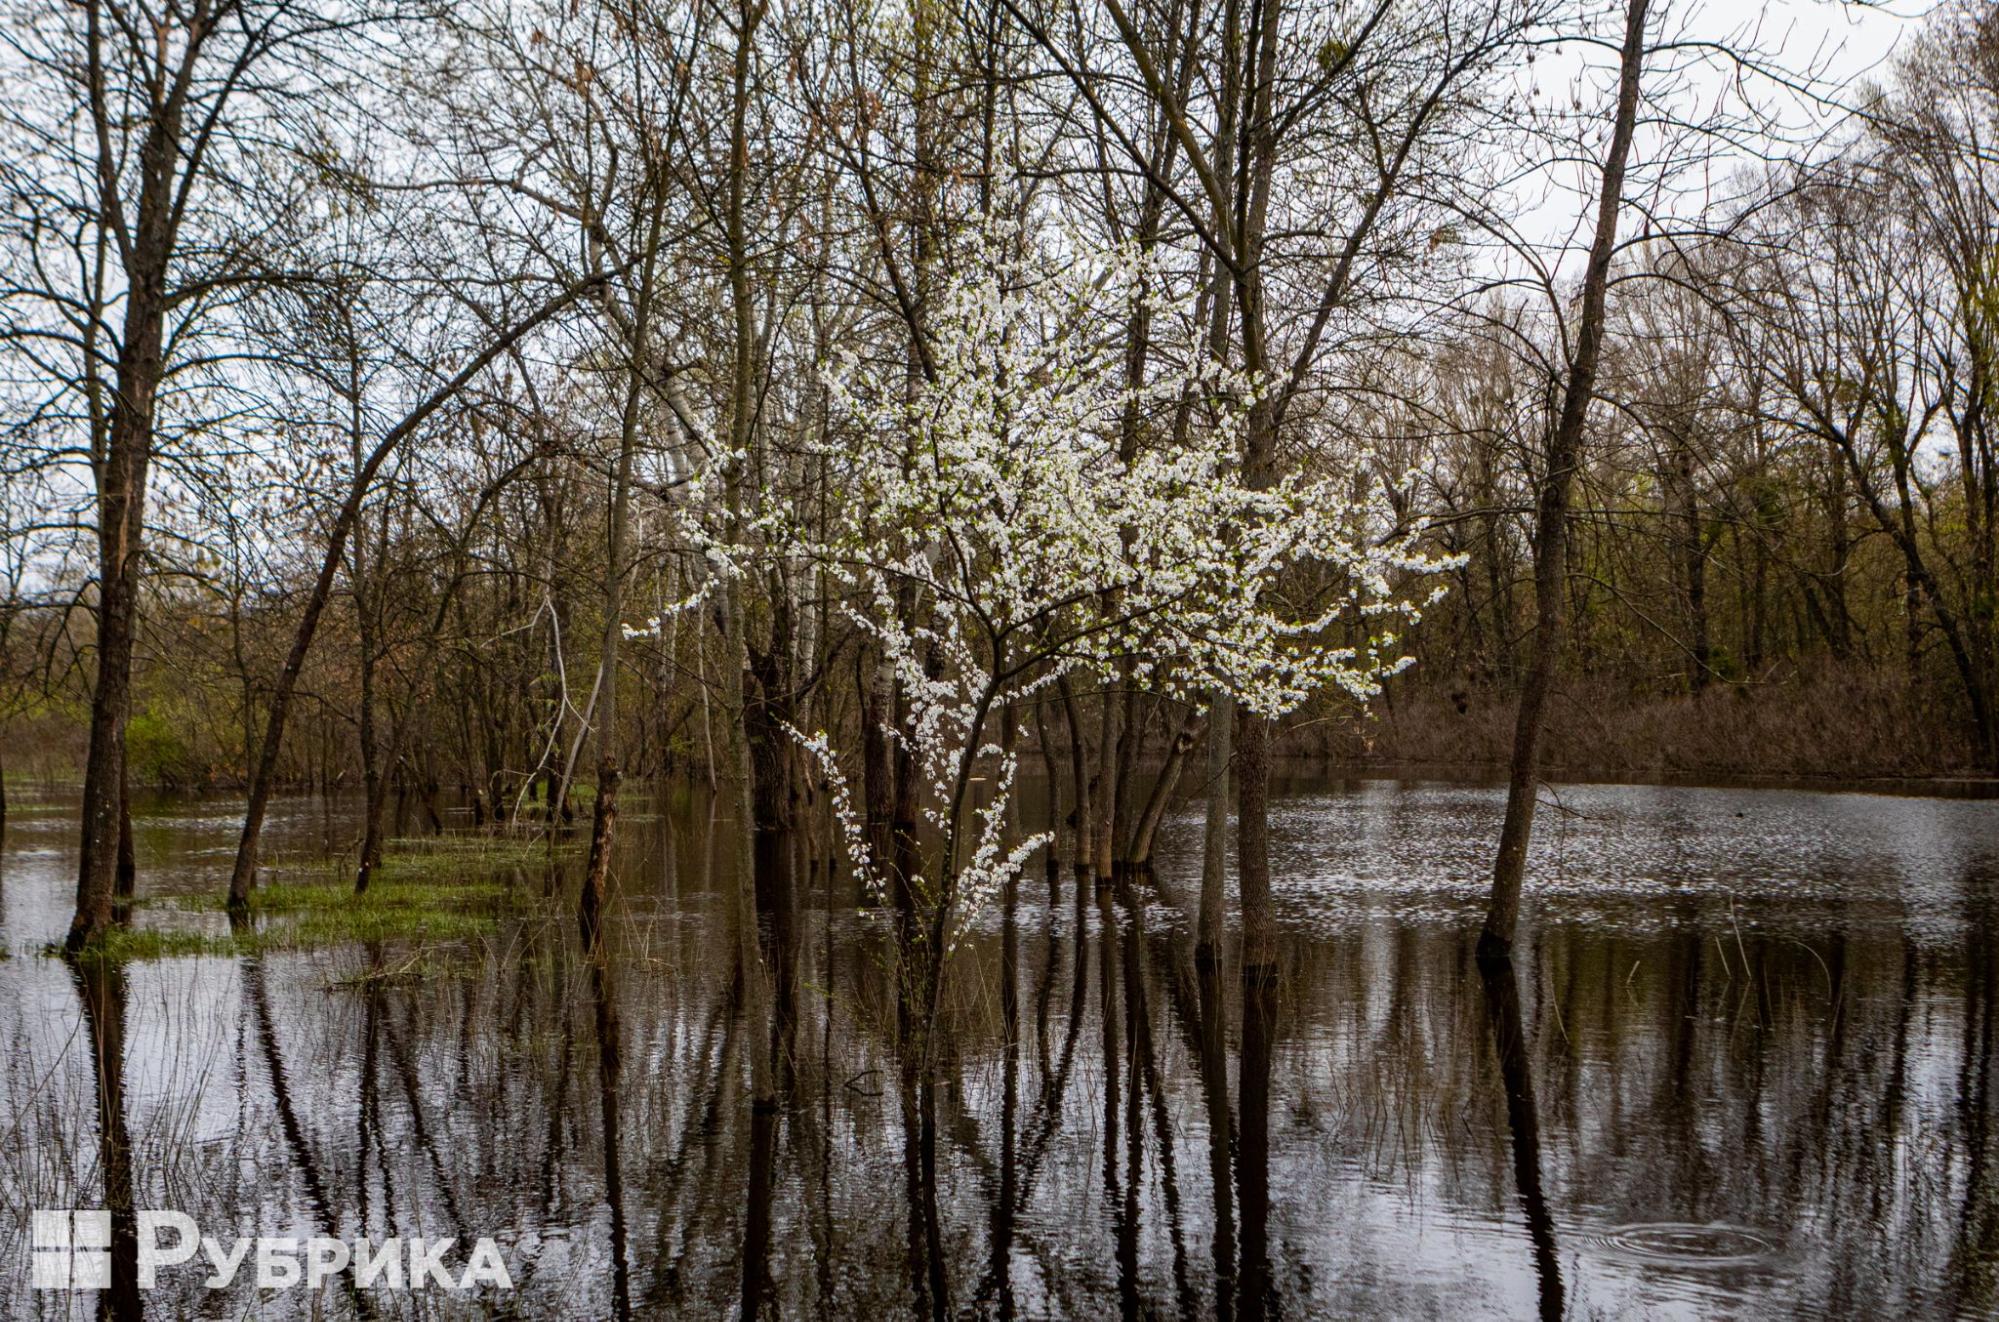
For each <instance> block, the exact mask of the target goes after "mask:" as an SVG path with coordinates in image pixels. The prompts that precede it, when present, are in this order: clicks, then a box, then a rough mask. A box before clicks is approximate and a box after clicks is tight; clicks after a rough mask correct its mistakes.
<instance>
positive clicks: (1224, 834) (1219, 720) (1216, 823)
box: [1194, 693, 1235, 968]
mask: <svg viewBox="0 0 1999 1322" xmlns="http://www.w3.org/2000/svg"><path fill="white" fill-rule="evenodd" d="M1234 737H1235V700H1234V699H1233V698H1230V697H1228V696H1227V695H1226V694H1220V693H1217V694H1216V695H1215V698H1214V701H1213V702H1212V704H1211V705H1210V706H1209V708H1208V819H1207V826H1206V829H1205V830H1204V831H1203V832H1202V837H1201V913H1200V919H1199V921H1198V923H1197V924H1196V927H1195V943H1194V958H1195V961H1196V962H1197V963H1200V964H1203V965H1207V966H1211V967H1214V968H1220V967H1221V963H1222V923H1223V919H1224V916H1225V912H1224V906H1223V902H1222V901H1223V896H1222V876H1223V873H1225V872H1226V871H1227V870H1228V838H1229V762H1230V759H1231V757H1232V752H1231V748H1230V745H1231V744H1232V743H1233V742H1234Z"/></svg>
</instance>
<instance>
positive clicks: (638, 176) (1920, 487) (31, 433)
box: [0, 0, 1999, 965]
mask: <svg viewBox="0 0 1999 1322" xmlns="http://www.w3.org/2000/svg"><path fill="white" fill-rule="evenodd" d="M1714 22H1715V15H1714V14H1713V13H1712V12H1711V10H1707V9H1703V8H1702V7H1699V6H1664V5H1656V6H1648V5H1647V4H1646V3H1645V2H1644V0H1630V3H1623V4H1614V5H1607V6H1606V5H1596V4H1590V3H1573V2H1571V0H1361V2H1360V3H1338V4H1332V5H1325V6H1310V7H1307V6H1288V5H1284V4H1281V3H1278V2H1277V0H1219V2H1217V3H1208V2H1206V0H1142V2H1134V3H1129V4H1125V3H1117V2H1115V0H1104V3H1102V4H1101V5H1097V4H1091V5H1075V4H1068V3H1061V2H1059V0H985V2H980V0H967V2H966V3H954V4H937V3H930V2H929V0H914V2H913V3H909V4H902V5H894V4H891V5H873V4H867V3H854V2H853V0H824V2H823V3H820V2H812V3H804V4H797V5H788V6H778V5H771V4H767V3H765V2H764V0H730V2H729V3H708V2H706V0H697V2H696V3H692V4H686V5H673V6H655V5H636V4H627V3H621V2H620V0H576V2H575V3H562V4H551V5H539V4H533V3H528V4H497V3H496V4H472V5H450V6H438V7H433V8H427V7H425V6H422V5H418V6H415V7H394V8H382V9H377V8H376V7H374V6H371V5H368V4H358V5H351V6H350V5H343V6H326V7H318V6H299V5H295V4H265V3H260V2H259V0H197V2H196V3H193V4H187V5H182V4H167V5H159V6H153V7H147V6H140V5H120V4H99V3H93V4H85V5H76V6H65V7H60V8H52V7H48V6H43V5H37V4H22V5H15V6H11V7H10V9H9V11H8V12H7V14H6V16H5V19H4V24H0V31H4V39H3V40H0V65H4V68H5V71H6V73H7V77H8V85H9V88H10V91H9V93H8V97H7V103H6V115H5V121H4V124H0V140H4V152H0V199H4V202H3V203H0V244H4V247H5V251H6V263H7V270H8V278H7V282H6V288H5V289H4V291H0V363H4V369H0V375H4V385H0V390H4V395H5V399H6V406H5V410H6V411H5V419H4V430H0V584H3V585H4V592H5V599H4V603H0V659H3V668H0V723H4V724H0V729H4V736H0V743H3V744H4V747H5V763H6V766H5V769H6V771H7V772H8V773H10V774H20V773H23V772H28V773H34V774H58V773H62V772H68V773H70V774H75V773H78V772H82V773H83V774H84V776H85V788H84V797H85V804H84V814H85V822H84V841H85V849H84V853H85V860H84V864H83V868H84V873H85V878H84V883H83V886H82V887H81V888H80V897H82V898H80V903H79V920H78V921H79V925H80V927H79V930H80V931H81V930H83V929H85V928H87V927H88V926H89V925H90V924H89V923H88V922H86V913H85V911H86V910H87V909H89V908H90V907H91V904H90V903H86V902H85V900H86V899H88V897H90V896H98V897H100V898H101V897H102V896H107V895H108V894H109V891H110V887H111V886H112V876H113V870H114V868H115V867H120V866H127V865H128V862H129V860H127V861H126V862H125V863H117V864H114V862H113V857H112V856H113V855H114V854H119V853H125V852H128V851H126V850H121V849H119V848H118V835H119V827H118V823H119V819H120V817H121V816H122V815H123V814H124V812H125V809H124V808H123V803H124V801H125V800H126V799H127V798H128V797H129V794H130V791H131V788H132V786H134V785H140V786H150V785H158V786H163V787H168V788H175V789H187V788H198V787H204V786H225V787H231V788H240V789H244V790H246V791H247V792H248V795H249V800H250V807H249V811H248V814H247V820H246V823H245V831H244V844H243V848H242V851H241V853H240V854H239V860H238V866H237V876H236V883H235V885H234V886H233V887H232V896H233V897H235V898H239V899H240V898H242V897H244V896H247V894H248V893H249V891H250V889H251V888H252V887H253V886H254V884H255V877H256V864H257V855H256V839H257V833H258V829H259V826H260V824H261V817H262V814H263V812H264V809H265V806H266V804H267V803H268V799H269V796H270V794H271V793H272V792H273V791H274V790H275V789H277V788H279V787H285V786H313V787H336V786H338V787H353V788H356V789H361V790H364V791H365V793H366V796H367V803H368V809H367V821H368V823H369V828H368V832H369V833H368V838H367V840H366V841H364V842H363V843H362V845H361V847H360V857H361V863H360V874H361V875H360V879H359V884H360V885H362V886H365V884H366V875H367V871H368V868H369V866H370V859H371V857H375V856H378V854H379V836H380V821H381V817H382V813H383V805H384V804H385V803H386V801H387V800H388V798H389V797H390V796H391V795H396V794H401V795H411V796H414V797H415V798H416V799H418V800H419V801H422V802H426V803H433V804H434V803H435V802H436V801H437V800H438V797H439V795H440V794H443V793H450V794H455V795H461V796H462V797H463V800H464V801H467V802H469V803H470V804H471V805H472V808H473V814H474V817H475V819H476V820H478V821H480V822H482V823H490V822H507V821H520V820H523V819H533V818H536V817H538V816H543V815H555V814H560V815H562V816H564V817H568V816H570V815H572V814H575V815H581V816H589V815H591V814H592V813H593V812H594V817H595V825H594V828H593V829H594V831H595V833H596V834H597V835H598V836H600V837H604V838H608V834H609V832H610V831H611V830H613V829H614V819H615V804H616V798H615V790H616V785H617V782H618V780H619V779H620V778H623V777H644V778H650V777H656V776H665V775H691V776H694V777H696V778H705V779H706V780H707V781H708V783H710V784H726V785H735V786H738V787H739V792H740V793H741V794H742V795H743V800H742V816H743V817H744V818H745V819H746V820H749V821H751V822H753V823H754V824H755V825H756V826H757V828H758V832H759V833H765V832H776V831H780V830H789V829H791V827H792V826H794V825H795V824H797V823H799V822H801V821H805V820H808V819H809V820H810V821H813V822H825V823H829V824H830V825H829V828H828V829H831V830H833V831H835V832H836V833H844V836H845V838H846V844H847V846H849V850H848V852H849V854H850V859H851V861H852V862H853V863H854V865H855V866H856V868H857V869H858V870H860V871H862V872H863V873H864V874H869V875H875V879H876V880H878V881H879V883H880V884H881V886H882V887H883V889H884V892H885V893H887V892H893V893H894V894H895V896H896V902H897V904H898V906H899V908H900V909H901V910H902V911H904V912H906V913H907V914H909V915H910V916H911V921H914V919H915V917H916V916H917V915H921V916H922V917H923V918H924V919H925V921H926V922H934V923H935V925H936V926H935V930H934V932H933V933H932V937H933V940H934V945H933V949H942V948H945V946H946V944H947V939H946V938H947V931H946V928H947V915H950V914H951V913H953V912H954V910H957V909H959V908H962V907H964V906H965V905H966V904H967V903H968V902H969V901H970V900H971V899H972V898H973V897H974V896H976V895H978V894H981V893H984V892H988V891H990V890H991V888H992V887H993V886H995V885H997V884H998V883H999V880H1000V879H1001V878H1003V877H1004V876H1006V875H1008V874H1009V869H1010V868H1011V867H1017V865H1018V861H1019V858H1020V857H1022V856H1023V855H1021V852H1020V851H1022V850H1031V849H1032V848H1035V847H1038V846H1039V844H1041V843H1043V842H1044V837H1043V836H1042V835H1039V834H1035V835H1030V834H1029V832H1028V828H1030V827H1041V826H1043V825H1045V826H1046V828H1047V833H1046V834H1047V835H1048V836H1053V837H1057V838H1064V839H1066V840H1067V841H1068V843H1067V844H1066V845H1065V846H1064V849H1065V852H1067V853H1068V854H1069V855H1070V856H1072V857H1074V858H1076V859H1077V860H1078V861H1080V862H1088V863H1089V864H1090V865H1091V866H1094V867H1095V868H1096V869H1097V870H1098V871H1099V873H1100V874H1102V873H1107V872H1108V871H1109V870H1110V869H1112V868H1113V867H1114V866H1116V865H1119V864H1124V863H1139V862H1142V861H1143V860H1144V858H1145V856H1146V854H1147V852H1148V849H1149V838H1150V832H1151V830H1152V828H1153V827H1155V826H1156V825H1157V822H1158V817H1159V814H1160V813H1161V812H1163V811H1164V810H1165V808H1166V806H1167V805H1168V804H1169V803H1171V802H1172V801H1174V797H1175V796H1176V795H1197V794H1205V795H1206V797H1207V799H1208V801H1209V802H1208V811H1209V822H1210V825H1211V832H1210V834H1211V836H1212V837H1213V841H1212V842H1211V846H1210V853H1211V855H1212V856H1213V857H1214V858H1217V859H1218V858H1219V851H1220V850H1221V848H1222V845H1221V844H1220V843H1219V838H1220V828H1219V827H1218V826H1216V823H1218V822H1221V823H1225V822H1226V819H1227V817H1228V814H1229V812H1230V811H1231V808H1233V810H1234V811H1236V812H1238V813H1239V814H1240V817H1241V820H1242V821H1243V823H1244V825H1243V828H1242V834H1243V835H1244V836H1245V837H1246V839H1244V840H1242V841H1240V842H1239V844H1238V848H1239V849H1240V850H1242V851H1243V854H1242V858H1241V861H1240V863H1239V866H1240V868H1241V870H1242V871H1243V873H1244V874H1245V877H1244V882H1243V886H1244V898H1243V904H1244V911H1245V921H1246V923H1250V914H1251V911H1252V910H1254V909H1255V908H1256V905H1257V904H1258V901H1257V900H1256V899H1255V895H1256V894H1257V892H1258V887H1259V886H1267V878H1265V879H1261V880H1259V877H1258V875H1257V874H1258V871H1259V869H1260V868H1265V867H1267V864H1264V863H1261V862H1259V861H1258V860H1260V859H1261V856H1262V854H1263V851H1264V850H1265V849H1266V848H1267V845H1266V844H1265V843H1264V842H1263V841H1262V838H1261V832H1260V831H1259V830H1256V829H1253V824H1255V823H1258V822H1260V821H1261V818H1262V814H1263V813H1264V812H1265V806H1264V804H1265V799H1264V795H1265V793H1266V791H1267V784H1268V778H1269V762H1270V758H1271V756H1272V754H1273V752H1283V751H1297V752H1317V753H1329V754H1332V755H1334V756H1337V757H1339V758H1341V759H1343V760H1349V761H1354V760H1358V761H1370V760H1371V761H1378V762H1399V763H1421V764H1430V765H1447V766H1459V767H1480V766H1495V765H1505V764H1507V762H1508V761H1509V759H1510V760H1511V762H1512V771H1513V776H1514V779H1515V781H1516V782H1517V784H1516V795H1515V797H1516V798H1517V797H1518V793H1519V791H1518V786H1519V785H1522V784H1524V785H1526V786H1527V787H1528V793H1529V799H1530V804H1529V807H1528V808H1527V809H1526V810H1525V811H1526V812H1527V817H1526V819H1525V821H1524V823H1523V824H1521V825H1520V827H1519V828H1518V831H1517V832H1516V830H1515V827H1514V824H1513V823H1512V822H1511V820H1510V821H1509V830H1508V835H1509V839H1511V838H1513V837H1514V836H1515V835H1516V834H1517V835H1518V836H1519V838H1520V841H1522V842H1524V831H1525V828H1526V826H1528V825H1531V790H1532V787H1533V785H1534V783H1535V776H1536V774H1537V772H1538V769H1539V768H1540V767H1543V766H1547V767H1573V768H1585V769H1592V770H1612V771H1616V770H1635V771H1641V772H1652V773H1657V772H1692V773H1721V772H1775V773H1785V774H1798V775H1836V776H1867V775H1934V774H1945V773H1965V772H1972V771H1980V772H1990V771H1991V770H1993V769H1994V767H1995V765H1999V747H1996V746H1995V745H1999V725H1995V707H1994V704H1995V702H1999V622H1996V621H1995V591H1999V589H1995V546H1999V539H1996V534H1995V520H1996V519H1999V460H1995V451H1994V440H1993V425H1994V424H1993V420H1992V412H1993V408H1994V406H1995V405H1999V398H1995V393H1994V392H1995V385H1994V380H1993V377H1994V372H1995V370H1996V369H1999V339H1995V336H1999V262H1995V259H1994V254H1995V252H1999V244H1996V243H1995V239H1999V180H1995V178H1994V169H1995V165H1999V162H1995V161H1994V159H1993V157H1992V148H1991V143H1992V141H1993V139H1994V135H1995V132H1999V21H1995V19H1994V17H1993V15H1992V13H1991V12H1990V11H1989V10H1987V9H1986V8H1985V7H1983V6H1979V5H1975V4H1949V5H1945V6H1943V7H1941V8H1939V9H1938V10H1937V11H1936V12H1934V13H1933V14H1931V15H1930V16H1929V17H1928V18H1926V19H1925V20H1923V21H1922V22H1921V23H1920V24H1919V25H1912V26H1911V27H1910V29H1909V31H1908V32H1907V33H1906V34H1905V35H1904V37H1903V39H1902V41H1901V43H1900V45H1899V47H1898V50H1897V53H1896V54H1895V55H1894V56H1893V58H1892V59H1889V60H1887V61H1885V62H1883V63H1882V64H1881V65H1879V66H1878V67H1877V68H1875V69H1874V70H1873V71H1872V72H1870V73H1869V74H1868V75H1867V76H1866V77H1865V78H1863V79H1861V80H1858V81H1853V82H1834V81H1830V80H1829V79H1828V78H1827V77H1826V75H1825V69H1826V67H1828V65H1827V61H1828V59H1829V55H1828V48H1827V47H1825V46H1823V45H1821V44H1819V43H1817V42H1816V40H1814V41H1813V43H1811V44H1810V45H1808V46H1806V45H1803V44H1802V43H1799V42H1797V41H1796V40H1795V37H1796V33H1795V30H1791V31H1788V32H1770V31H1765V30H1762V29H1759V28H1755V27H1753V26H1752V27H1748V28H1745V29H1743V30H1742V31H1739V32H1735V33H1732V34H1730V35H1727V36H1716V35H1714V34H1713V33H1711V32H1709V31H1708V30H1707V27H1703V26H1702V25H1703V24H1706V25H1708V26H1712V24H1713V23H1714ZM1523 709H1525V710H1527V711H1528V712H1529V713H1530V714H1531V719H1530V718H1529V717H1527V716H1522V715H1521V712H1522V710H1523ZM1544 709H1545V714H1546V721H1545V725H1546V729H1547V731H1548V733H1547V736H1546V738H1545V740H1543V739H1541V736H1540V730H1541V728H1542V724H1543V722H1542V713H1543V711H1544ZM1537 744H1538V747H1537ZM1523 748H1524V750H1525V753H1524V760H1523V751H1522V750H1523ZM1019 767H1025V768H1026V769H1027V771H1030V772H1031V771H1036V770H1039V771H1043V772H1045V773H1046V775H1047V776H1048V778H1049V781H1050V783H1051V784H1054V785H1058V786H1062V787H1064V788H1063V790H1062V792H1061V794H1059V795H1057V796H1055V797H1056V799H1057V801H1058V802H1059V804H1060V807H1059V810H1055V811H1051V813H1050V820H1049V821H1048V822H1047V823H1045V824H1043V823H1026V824H1022V823H1019V822H1017V821H1011V820H1009V812H1008V811H1007V810H1006V805H1007V804H1008V797H1007V793H1006V787H1007V786H1008V785H1009V784H1010V783H1011V777H1012V776H1013V774H1014V771H1015V769H1016V768H1019ZM1231 773H1233V774H1231ZM1231 781H1233V785H1232V786H1231V784H1230V782H1231ZM974 785H979V786H984V787H986V788H983V789H978V790H974V789H973V788H972V787H973V786H974ZM994 786H997V787H998V788H997V792H996V793H995V792H994V790H993V788H992V787H994ZM1231 799H1232V800H1233V803H1231V802H1230V800H1231ZM593 802H594V803H595V805H596V806H595V808H594V809H593V808H592V807H591V804H592V803H593ZM551 804H553V805H555V807H553V808H550V807H549V806H548V805H551ZM127 834H129V830H127ZM746 847H749V846H747V845H746ZM1521 847H1522V848H1524V843H1522V845H1521ZM1506 849H1507V847H1506V846H1502V851H1501V852H1502V855H1504V854H1505V853H1506ZM605 852H606V850H603V849H598V848H595V847H593V852H592V864H591V866H590V868H589V869H588V874H589V875H588V877H587V878H586V882H585V892H586V899H585V906H586V909H590V908H591V907H592V906H593V905H594V904H595V903H596V901H595V900H594V899H592V898H590V897H592V896H595V895H596V894H598V891H599V889H600V888H601V887H602V885H603V884H604V881H603V874H602V868H601V867H600V866H599V863H598V860H599V858H600V857H602V856H603V855H604V854H605ZM93 855H94V858H93ZM926 855H928V857H930V858H931V859H932V860H933V861H934V860H937V859H940V858H941V860H942V864H941V867H940V866H935V865H934V863H933V866H932V867H929V868H926V867H925V858H926ZM766 861H767V860H766ZM772 866H775V865H774V864H773V865H772ZM1219 866H1220V865H1219V863H1218V862H1216V863H1213V864H1212V867H1211V871H1212V872H1214V874H1215V876H1216V877H1217V878H1218V876H1219ZM926 874H927V875H929V876H930V878H931V879H930V880H929V881H927V882H926V881H924V880H923V878H924V877H925V875H926ZM93 879H94V880H93ZM760 884H761V882H760ZM1214 884H1215V885H1216V886H1217V887H1219V881H1218V880H1216V881H1215V883H1214ZM1216 893H1217V895H1219V890H1217V892H1216ZM92 902H93V903H94V901H92ZM107 903H108V901H107ZM1216 903H1217V904H1218V903H1219V899H1217V900H1216ZM1204 908H1205V905H1204ZM106 913H107V914H108V909H107V910H106ZM1204 918H1205V915H1204ZM951 921H955V919H952V920H951ZM1251 926H1254V923H1251ZM1507 926H1508V928H1509V931H1510V919H1509V920H1508V923H1507ZM1202 931H1203V936H1204V939H1205V938H1206V937H1207V936H1208V935H1210V934H1211V932H1218V931H1219V926H1218V924H1217V926H1215V927H1214V928H1212V929H1211V928H1210V927H1209V925H1208V924H1207V923H1206V922H1205V921H1204V924H1203V929H1202ZM1245 939H1246V940H1247V941H1248V942H1249V943H1250V947H1251V948H1252V952H1253V949H1254V947H1255V944H1256V937H1255V933H1253V932H1247V931H1246V936H1245ZM1245 959H1246V960H1247V962H1248V963H1249V964H1251V965H1254V964H1255V963H1256V960H1255V958H1254V957H1253V953H1252V954H1250V955H1246V956H1245Z"/></svg>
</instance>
